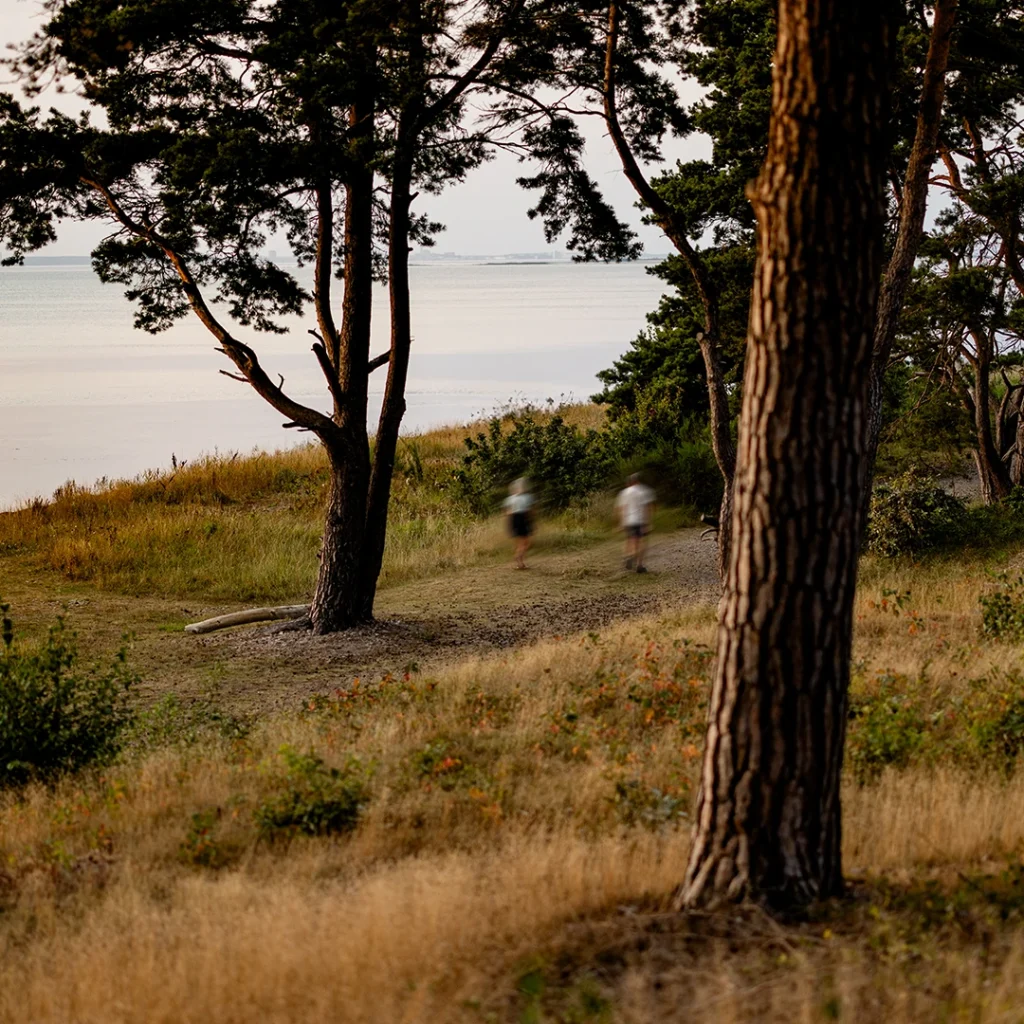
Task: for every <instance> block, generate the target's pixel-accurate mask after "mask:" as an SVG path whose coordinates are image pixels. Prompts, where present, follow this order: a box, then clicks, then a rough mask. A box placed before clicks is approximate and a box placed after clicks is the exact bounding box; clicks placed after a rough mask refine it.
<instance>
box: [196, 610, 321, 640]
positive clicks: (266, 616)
mask: <svg viewBox="0 0 1024 1024" xmlns="http://www.w3.org/2000/svg"><path fill="white" fill-rule="evenodd" d="M308 614H309V605H308V604H283V605H279V606H278V607H276V608H248V609H246V610H245V611H242V612H228V614H227V615H216V616H214V617H213V618H212V619H203V621H202V622H193V623H191V624H190V625H188V626H186V627H185V632H186V633H212V632H213V631H214V630H216V629H227V628H228V627H229V626H246V625H248V624H249V623H251V622H270V621H271V620H276V619H301V618H302V617H303V616H304V615H308Z"/></svg>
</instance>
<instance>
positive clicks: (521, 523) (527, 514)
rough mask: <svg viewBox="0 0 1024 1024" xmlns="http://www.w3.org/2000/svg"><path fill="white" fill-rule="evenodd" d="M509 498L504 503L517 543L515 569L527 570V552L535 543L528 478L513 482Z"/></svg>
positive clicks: (511, 531)
mask: <svg viewBox="0 0 1024 1024" xmlns="http://www.w3.org/2000/svg"><path fill="white" fill-rule="evenodd" d="M508 492H509V493H508V497H507V498H506V499H505V501H504V502H503V505H502V507H503V508H504V509H505V516H506V517H507V519H508V531H509V533H510V534H511V535H512V538H513V540H514V541H515V546H516V548H515V567H516V568H517V569H525V568H526V552H527V551H529V550H530V544H531V543H532V541H533V495H532V494H531V493H530V485H529V482H528V481H527V479H526V477H524V476H521V477H520V478H519V479H518V480H514V481H513V482H512V486H511V487H510V488H509V489H508Z"/></svg>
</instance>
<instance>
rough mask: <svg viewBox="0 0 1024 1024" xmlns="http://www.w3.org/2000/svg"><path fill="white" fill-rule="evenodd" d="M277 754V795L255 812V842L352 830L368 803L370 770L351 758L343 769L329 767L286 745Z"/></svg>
mask: <svg viewBox="0 0 1024 1024" xmlns="http://www.w3.org/2000/svg"><path fill="white" fill-rule="evenodd" d="M278 753H279V754H280V756H281V759H282V760H283V761H284V763H285V768H286V771H285V776H284V779H283V780H282V781H283V787H282V792H280V793H279V794H278V795H277V796H275V797H273V798H272V799H270V800H268V801H266V802H265V803H263V804H261V805H260V806H259V807H258V808H256V811H255V814H254V817H255V821H256V827H257V829H258V831H259V834H260V838H261V839H268V840H274V839H282V838H283V839H291V838H293V837H294V836H295V835H298V834H302V835H307V836H326V835H333V834H336V833H339V832H350V831H352V829H354V828H355V827H356V825H357V824H358V822H359V816H360V814H361V813H362V811H363V808H364V807H365V806H366V804H367V802H368V800H369V789H368V783H369V779H370V776H371V774H372V767H370V766H368V765H366V764H364V763H363V762H362V761H360V760H359V758H356V757H351V758H349V760H348V761H347V762H346V763H345V765H344V767H342V768H329V767H328V766H327V765H325V764H324V761H323V758H321V757H318V756H317V755H316V754H313V753H309V754H300V753H299V752H298V751H297V750H295V749H294V748H293V747H290V746H287V745H286V746H283V747H281V749H280V750H279V751H278Z"/></svg>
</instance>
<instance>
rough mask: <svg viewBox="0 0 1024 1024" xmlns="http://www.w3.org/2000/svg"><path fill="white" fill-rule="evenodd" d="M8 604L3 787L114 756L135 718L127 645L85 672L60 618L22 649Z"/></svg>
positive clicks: (2, 663) (1, 697)
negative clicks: (33, 644)
mask: <svg viewBox="0 0 1024 1024" xmlns="http://www.w3.org/2000/svg"><path fill="white" fill-rule="evenodd" d="M8 608H9V606H8V605H0V610H2V613H3V633H2V637H3V649H2V651H0V788H3V787H6V786H17V785H22V784H24V783H26V782H29V781H31V780H33V779H42V780H50V779H53V778H55V777H56V776H58V775H60V774H62V773H64V772H71V771H77V770H78V769H80V768H85V767H87V766H89V765H95V764H104V763H107V762H109V761H111V760H112V759H113V758H114V757H115V756H116V755H117V753H118V751H119V750H120V749H121V745H122V742H123V739H124V735H125V730H126V728H127V727H128V726H129V725H130V724H131V722H132V717H133V716H132V711H131V708H130V707H129V704H128V691H129V688H130V687H131V686H132V684H133V683H135V682H136V681H137V679H136V677H135V675H134V674H133V673H132V672H131V670H130V669H129V667H128V663H127V648H126V647H122V648H121V649H120V650H119V651H118V652H117V654H116V655H115V656H114V660H113V662H112V663H111V664H110V665H109V666H107V667H105V668H100V667H98V666H93V667H92V668H90V669H87V670H85V671H83V670H81V669H79V667H78V665H77V661H78V655H77V650H76V646H75V637H74V634H73V633H70V632H68V631H67V630H66V629H65V627H64V622H63V620H62V619H58V620H57V623H56V625H54V626H52V627H51V628H50V631H49V633H48V634H47V638H46V640H45V642H44V643H42V644H40V645H38V646H37V647H34V648H28V649H22V648H21V647H20V646H19V645H18V644H15V642H14V628H13V625H12V623H11V620H10V618H9V617H8V614H7V613H8Z"/></svg>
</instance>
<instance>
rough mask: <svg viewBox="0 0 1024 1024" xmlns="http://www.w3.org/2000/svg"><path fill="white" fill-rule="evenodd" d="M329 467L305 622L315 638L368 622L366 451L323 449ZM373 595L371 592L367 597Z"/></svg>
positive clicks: (370, 605) (370, 607)
mask: <svg viewBox="0 0 1024 1024" xmlns="http://www.w3.org/2000/svg"><path fill="white" fill-rule="evenodd" d="M325 447H326V448H327V454H328V459H329V461H330V467H331V482H330V490H329V492H328V498H327V514H326V516H325V518H324V535H323V542H322V544H321V545H320V569H319V572H318V573H317V581H316V590H315V591H314V593H313V602H312V604H311V606H310V611H309V617H310V620H311V622H312V625H313V630H314V632H316V633H335V632H338V631H339V630H343V629H350V628H351V627H352V626H355V625H358V624H359V623H361V622H367V621H369V620H370V619H371V618H372V617H373V600H372V596H371V598H370V601H369V603H368V602H367V591H366V581H365V577H364V574H363V554H364V550H365V544H366V493H367V488H368V486H369V482H370V461H369V455H368V452H367V451H366V448H365V447H364V448H363V453H364V454H363V457H360V455H359V447H358V446H356V447H355V448H352V447H351V446H349V445H347V444H343V445H329V444H328V445H325ZM371 594H372V591H371Z"/></svg>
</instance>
